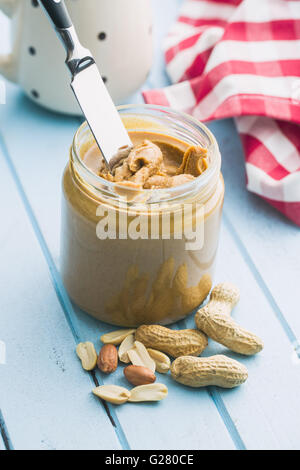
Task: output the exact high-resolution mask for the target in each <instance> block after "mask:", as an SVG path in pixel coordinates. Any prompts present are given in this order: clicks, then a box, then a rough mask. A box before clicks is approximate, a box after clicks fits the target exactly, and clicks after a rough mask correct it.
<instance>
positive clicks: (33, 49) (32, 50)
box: [28, 46, 36, 55]
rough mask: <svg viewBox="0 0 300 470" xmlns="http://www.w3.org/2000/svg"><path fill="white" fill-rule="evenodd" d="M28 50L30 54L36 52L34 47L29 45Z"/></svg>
mask: <svg viewBox="0 0 300 470" xmlns="http://www.w3.org/2000/svg"><path fill="white" fill-rule="evenodd" d="M28 51H29V54H30V55H35V54H36V50H35V48H34V47H32V46H30V47H29V48H28Z"/></svg>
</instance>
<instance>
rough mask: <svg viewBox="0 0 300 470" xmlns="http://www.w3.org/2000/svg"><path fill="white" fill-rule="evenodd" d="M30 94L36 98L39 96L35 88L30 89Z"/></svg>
mask: <svg viewBox="0 0 300 470" xmlns="http://www.w3.org/2000/svg"><path fill="white" fill-rule="evenodd" d="M31 94H32V96H33V98H35V99H38V98H39V97H40V94H39V92H38V91H36V90H31Z"/></svg>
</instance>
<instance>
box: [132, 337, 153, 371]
mask: <svg viewBox="0 0 300 470" xmlns="http://www.w3.org/2000/svg"><path fill="white" fill-rule="evenodd" d="M127 354H128V357H129V359H130V361H131V362H132V364H133V365H134V366H143V367H147V368H148V369H150V370H151V371H152V372H155V361H154V360H153V359H152V358H151V357H150V354H149V353H148V351H147V349H146V348H145V346H144V345H143V344H142V343H141V342H140V341H135V342H134V348H133V349H131V350H130V351H128V353H127Z"/></svg>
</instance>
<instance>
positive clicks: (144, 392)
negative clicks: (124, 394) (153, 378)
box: [128, 384, 168, 402]
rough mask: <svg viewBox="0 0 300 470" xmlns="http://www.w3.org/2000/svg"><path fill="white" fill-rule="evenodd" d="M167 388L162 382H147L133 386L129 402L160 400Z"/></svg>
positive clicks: (164, 395) (165, 393)
mask: <svg viewBox="0 0 300 470" xmlns="http://www.w3.org/2000/svg"><path fill="white" fill-rule="evenodd" d="M167 395H168V389H167V387H166V386H165V385H164V384H149V385H140V386H139V387H135V388H133V389H132V390H131V392H130V398H129V399H128V401H130V402H139V401H160V400H163V399H164V398H166V396H167Z"/></svg>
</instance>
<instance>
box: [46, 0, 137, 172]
mask: <svg viewBox="0 0 300 470" xmlns="http://www.w3.org/2000/svg"><path fill="white" fill-rule="evenodd" d="M39 2H40V4H41V5H42V6H43V7H44V9H45V10H46V12H47V14H48V15H49V17H50V19H51V20H52V23H53V25H54V27H55V30H56V33H57V34H58V36H59V38H60V39H61V41H62V43H63V45H64V47H65V49H66V52H67V58H66V65H67V67H68V68H69V70H70V72H71V76H72V80H71V88H72V90H73V92H74V94H75V96H76V99H77V101H78V103H79V106H80V107H81V110H82V112H83V114H84V116H85V118H86V120H87V122H88V125H89V127H90V129H91V132H92V134H93V136H94V138H95V140H96V143H97V145H98V147H99V148H100V150H101V153H102V155H103V158H104V160H105V162H106V164H107V166H108V167H109V168H111V165H112V162H114V163H115V161H116V160H117V156H118V153H119V150H120V149H122V150H123V149H125V148H128V147H132V142H131V140H130V137H129V135H128V133H127V131H126V129H125V126H124V124H123V122H122V119H121V117H120V115H119V113H118V111H117V109H116V107H115V105H114V103H113V101H112V99H111V97H110V95H109V93H108V91H107V89H106V86H105V84H104V82H103V80H102V78H101V74H100V72H99V70H98V67H97V65H96V63H95V60H94V58H93V56H92V54H91V52H90V51H89V50H88V49H86V48H85V47H83V46H82V45H81V43H80V41H79V39H78V36H77V33H76V30H75V28H74V25H73V23H72V20H71V18H70V16H69V13H68V11H67V8H66V5H65V2H64V1H63V0H39Z"/></svg>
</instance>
